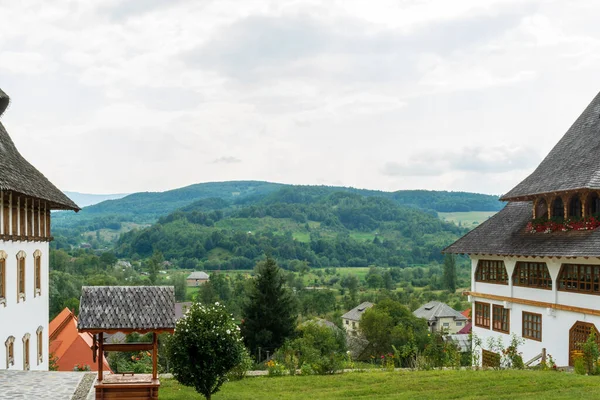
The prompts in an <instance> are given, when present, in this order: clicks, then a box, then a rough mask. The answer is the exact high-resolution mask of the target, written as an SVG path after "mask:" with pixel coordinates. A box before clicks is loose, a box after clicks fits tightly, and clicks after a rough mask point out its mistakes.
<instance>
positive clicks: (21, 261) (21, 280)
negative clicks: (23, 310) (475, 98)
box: [17, 250, 25, 303]
mask: <svg viewBox="0 0 600 400" xmlns="http://www.w3.org/2000/svg"><path fill="white" fill-rule="evenodd" d="M21 300H23V301H25V252H24V251H23V250H21V251H19V252H18V253H17V303H18V302H19V301H21Z"/></svg>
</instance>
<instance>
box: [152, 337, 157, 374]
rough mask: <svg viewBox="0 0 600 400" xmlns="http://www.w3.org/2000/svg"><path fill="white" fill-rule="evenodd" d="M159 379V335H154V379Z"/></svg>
mask: <svg viewBox="0 0 600 400" xmlns="http://www.w3.org/2000/svg"><path fill="white" fill-rule="evenodd" d="M157 378H158V335H157V334H156V332H153V333H152V379H157Z"/></svg>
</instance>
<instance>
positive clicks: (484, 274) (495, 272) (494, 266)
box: [475, 260, 508, 285]
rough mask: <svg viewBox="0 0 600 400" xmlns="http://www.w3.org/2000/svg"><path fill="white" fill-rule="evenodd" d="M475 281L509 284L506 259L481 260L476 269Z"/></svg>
mask: <svg viewBox="0 0 600 400" xmlns="http://www.w3.org/2000/svg"><path fill="white" fill-rule="evenodd" d="M475 281H477V282H486V283H497V284H500V285H508V274H507V273H506V268H505V267H504V261H502V260H500V261H497V260H479V262H478V263H477V269H476V270H475Z"/></svg>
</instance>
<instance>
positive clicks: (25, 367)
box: [23, 333, 31, 371]
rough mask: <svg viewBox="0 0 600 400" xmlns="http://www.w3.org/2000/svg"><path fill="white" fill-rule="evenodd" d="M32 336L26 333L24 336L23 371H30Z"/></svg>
mask: <svg viewBox="0 0 600 400" xmlns="http://www.w3.org/2000/svg"><path fill="white" fill-rule="evenodd" d="M30 337H31V335H30V334H29V333H26V334H25V335H24V336H23V371H29V367H30V364H29V338H30Z"/></svg>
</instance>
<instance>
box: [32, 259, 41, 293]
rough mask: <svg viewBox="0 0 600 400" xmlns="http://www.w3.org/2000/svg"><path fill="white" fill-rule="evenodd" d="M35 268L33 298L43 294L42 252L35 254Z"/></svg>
mask: <svg viewBox="0 0 600 400" xmlns="http://www.w3.org/2000/svg"><path fill="white" fill-rule="evenodd" d="M33 268H34V274H35V288H34V291H33V296H34V297H35V296H39V295H40V294H42V252H41V251H40V250H36V251H34V252H33Z"/></svg>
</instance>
